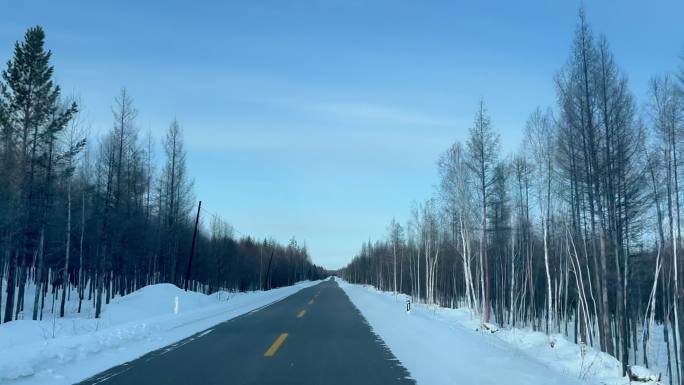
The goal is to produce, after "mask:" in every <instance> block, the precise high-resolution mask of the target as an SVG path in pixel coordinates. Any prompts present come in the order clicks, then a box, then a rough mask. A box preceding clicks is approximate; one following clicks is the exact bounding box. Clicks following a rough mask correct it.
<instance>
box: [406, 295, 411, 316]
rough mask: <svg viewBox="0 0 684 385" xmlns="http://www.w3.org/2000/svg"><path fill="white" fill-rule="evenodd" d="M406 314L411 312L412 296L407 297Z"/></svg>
mask: <svg viewBox="0 0 684 385" xmlns="http://www.w3.org/2000/svg"><path fill="white" fill-rule="evenodd" d="M406 314H411V298H407V299H406Z"/></svg>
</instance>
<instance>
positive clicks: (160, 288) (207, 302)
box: [0, 281, 318, 385]
mask: <svg viewBox="0 0 684 385" xmlns="http://www.w3.org/2000/svg"><path fill="white" fill-rule="evenodd" d="M317 283H318V281H313V282H312V281H304V282H299V283H297V284H295V285H293V286H287V287H282V288H278V289H273V290H268V291H256V292H247V293H227V292H219V293H215V294H212V295H204V294H201V293H196V292H185V291H183V290H181V289H179V288H178V287H176V286H174V285H171V284H158V285H151V286H146V287H144V288H142V289H140V290H138V291H136V292H133V293H131V294H129V295H126V296H123V297H119V298H115V299H113V300H112V301H111V302H110V304H109V305H107V306H106V307H105V308H104V311H103V313H102V318H101V319H100V320H96V319H92V318H52V319H46V320H43V321H30V320H20V321H13V322H9V323H5V324H0V384H7V385H9V384H12V385H20V384H21V385H33V384H55V385H58V384H73V383H74V382H77V381H80V380H83V379H85V378H88V377H90V376H92V375H94V374H97V373H99V372H101V371H103V370H106V369H108V368H110V367H112V366H116V365H119V364H122V363H125V362H128V361H130V360H133V359H135V358H137V357H140V356H142V355H143V354H145V353H147V352H150V351H153V350H156V349H159V348H162V347H164V346H167V345H169V344H172V343H174V342H176V341H179V340H181V339H184V338H186V337H189V336H192V335H193V334H196V333H198V332H201V331H203V330H205V329H208V328H210V327H212V326H214V325H216V324H218V323H220V322H223V321H227V320H230V319H232V318H234V317H237V316H240V315H242V314H245V313H248V312H251V311H254V310H257V309H259V308H261V307H263V306H266V305H269V304H271V303H273V302H276V301H279V300H282V299H283V298H285V297H287V296H289V295H292V294H294V293H296V292H298V291H299V290H301V289H303V288H306V287H309V286H313V285H315V284H317ZM176 297H178V308H177V310H178V311H177V314H176V312H175V309H174V308H175V304H176Z"/></svg>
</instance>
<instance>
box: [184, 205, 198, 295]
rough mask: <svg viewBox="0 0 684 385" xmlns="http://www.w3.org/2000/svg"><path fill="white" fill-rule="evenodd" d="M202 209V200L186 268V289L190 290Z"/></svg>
mask: <svg viewBox="0 0 684 385" xmlns="http://www.w3.org/2000/svg"><path fill="white" fill-rule="evenodd" d="M201 209H202V201H199V204H198V205H197V217H195V231H194V232H193V233H192V245H191V246H190V258H188V268H187V269H186V270H185V291H188V283H189V282H190V270H191V269H192V257H193V256H194V255H195V242H196V241H197V225H198V224H199V217H200V210H201Z"/></svg>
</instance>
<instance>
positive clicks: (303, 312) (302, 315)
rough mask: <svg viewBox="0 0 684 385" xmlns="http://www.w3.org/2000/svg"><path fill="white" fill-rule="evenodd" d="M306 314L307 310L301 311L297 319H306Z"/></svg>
mask: <svg viewBox="0 0 684 385" xmlns="http://www.w3.org/2000/svg"><path fill="white" fill-rule="evenodd" d="M304 314H306V310H302V311H300V312H299V314H297V318H302V317H304Z"/></svg>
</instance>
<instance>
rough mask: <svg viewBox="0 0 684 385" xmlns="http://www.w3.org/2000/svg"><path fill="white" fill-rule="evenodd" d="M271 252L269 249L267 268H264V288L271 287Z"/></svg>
mask: <svg viewBox="0 0 684 385" xmlns="http://www.w3.org/2000/svg"><path fill="white" fill-rule="evenodd" d="M273 253H274V251H271V258H269V259H268V268H267V269H266V278H264V288H265V289H266V290H268V289H270V288H271V285H270V282H269V281H270V280H271V279H270V278H271V262H273Z"/></svg>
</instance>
